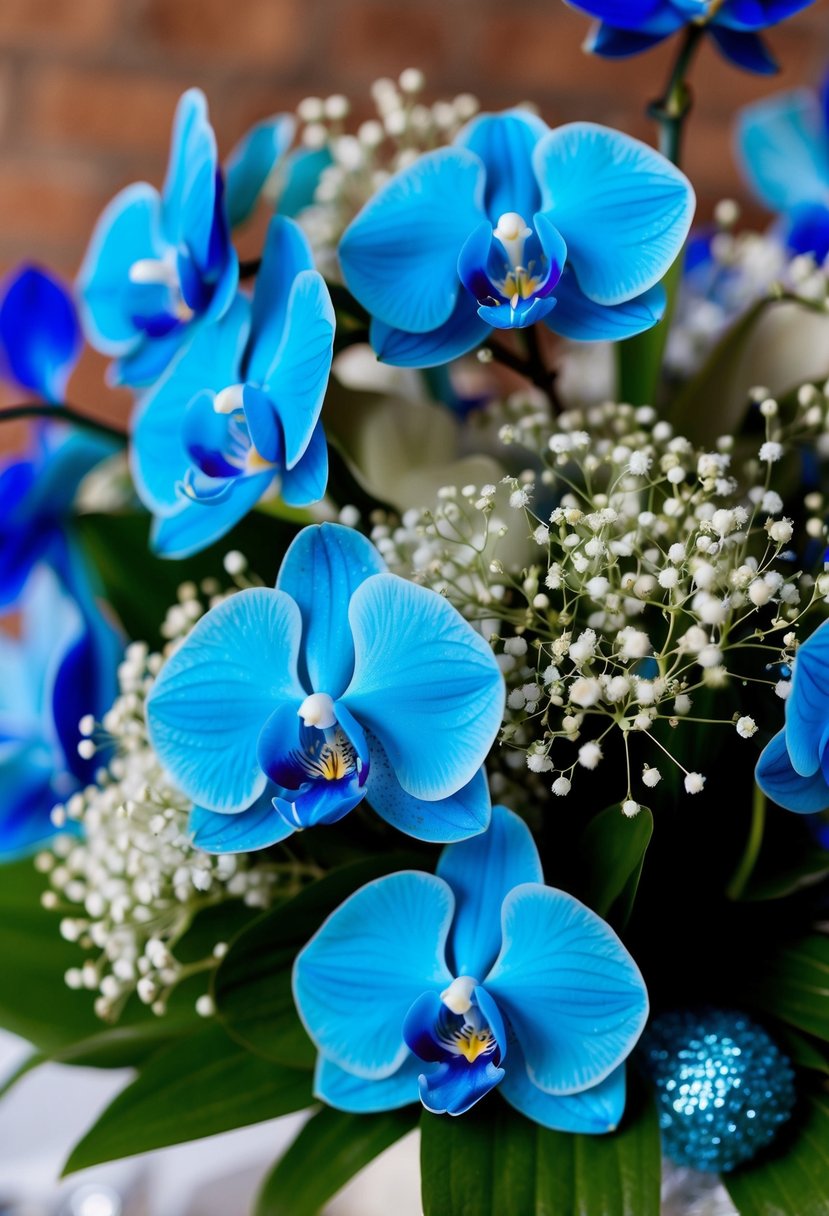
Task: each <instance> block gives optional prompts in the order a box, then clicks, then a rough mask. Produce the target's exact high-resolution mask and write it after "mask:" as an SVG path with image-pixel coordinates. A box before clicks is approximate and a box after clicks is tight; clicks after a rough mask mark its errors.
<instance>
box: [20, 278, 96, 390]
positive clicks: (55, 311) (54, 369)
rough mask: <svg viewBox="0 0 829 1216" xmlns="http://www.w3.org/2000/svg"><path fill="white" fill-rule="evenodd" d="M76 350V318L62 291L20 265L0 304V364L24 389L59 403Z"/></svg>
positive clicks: (78, 340)
mask: <svg viewBox="0 0 829 1216" xmlns="http://www.w3.org/2000/svg"><path fill="white" fill-rule="evenodd" d="M80 350H81V331H80V326H79V324H78V317H77V313H76V311H75V305H74V302H73V300H72V297H71V296H70V295H69V293H68V292H67V290H66V288H65V287H64V286H63V284H62V283H61V282H60V280H58V279H56V278H55V277H54V276H53V275H51V274H49V273H47V272H46V271H45V270H41V269H39V267H37V266H21V267H20V268H19V269H18V270H17V271H16V272H15V274H14V276H13V278H12V279H11V282H9V283H8V285H7V287H6V290H5V293H4V295H3V299H2V302H0V363H4V364H5V367H6V369H7V372H8V373H9V374H10V375H11V376H12V377H13V378H14V379H15V380H16V381H17V383H18V384H21V385H22V386H23V387H24V388H27V389H31V390H32V391H33V392H35V393H39V394H40V395H41V396H42V397H45V398H46V399H47V401H61V400H62V399H63V396H64V390H65V389H66V382H67V380H68V379H69V376H70V374H71V372H72V370H73V368H74V367H75V364H76V363H77V361H78V355H79V354H80Z"/></svg>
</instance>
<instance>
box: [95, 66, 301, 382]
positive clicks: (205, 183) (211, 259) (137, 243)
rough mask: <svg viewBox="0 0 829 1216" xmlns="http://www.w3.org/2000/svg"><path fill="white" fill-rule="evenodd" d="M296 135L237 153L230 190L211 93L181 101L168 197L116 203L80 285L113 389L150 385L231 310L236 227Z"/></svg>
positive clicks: (289, 126) (283, 131) (154, 194)
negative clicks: (202, 325)
mask: <svg viewBox="0 0 829 1216" xmlns="http://www.w3.org/2000/svg"><path fill="white" fill-rule="evenodd" d="M292 136H293V123H292V122H291V120H290V119H288V118H287V117H285V116H277V117H276V118H272V119H268V120H267V121H266V122H264V123H262V124H260V125H259V126H258V127H256V128H254V129H253V131H251V132H250V133H249V134H248V135H247V136H246V137H245V139H244V140H242V142H241V143H240V144H239V145H238V146H237V147H236V148H235V149H234V151H233V152H232V153H231V157H230V161H229V163H228V166H227V186H226V185H225V178H224V176H223V174H222V172H221V169H220V167H219V163H218V154H217V151H216V137H215V135H214V133H213V128H212V127H211V126H210V123H209V121H208V117H207V102H206V101H205V98H204V94H203V93H201V91H200V90H199V89H190V90H189V91H188V92H186V93H185V94H184V95H183V97H182V98H181V101H180V102H179V104H178V109H177V110H176V117H175V122H174V125H173V140H172V146H171V149H170V159H169V163H168V167H167V177H166V180H165V182H164V188H163V190H162V192H161V194H160V195H159V193H158V191H157V190H156V189H155V188H154V187H153V186H150V185H147V184H146V183H145V182H138V183H136V184H134V185H132V186H128V187H127V188H126V189H125V190H122V191H121V193H120V194H118V195H116V197H115V198H114V199H113V200H112V202H111V203H110V204H109V206H108V207H107V208H106V210H105V211H104V213H103V215H102V216H101V218H100V219H99V221H98V224H97V227H96V229H95V232H94V233H93V235H92V240H91V242H90V245H89V249H88V250H87V253H86V257H85V258H84V262H83V266H82V267H81V271H80V275H79V279H78V288H79V293H80V298H81V302H82V306H83V320H84V326H85V329H86V332H87V337H88V338H89V341H90V342H91V343H92V345H93V346H95V347H96V349H98V350H100V351H102V352H103V353H104V354H106V355H110V356H112V357H113V358H115V359H116V360H117V362H116V363H115V365H114V368H113V371H112V375H113V379H114V381H115V383H117V384H131V385H144V384H149V383H151V382H152V381H153V380H155V379H156V377H157V376H158V375H160V373H161V372H162V371H163V370H164V368H165V367H166V366H167V365H168V363H169V362H170V360H171V358H172V357H173V355H174V354H175V353H176V352H177V351H178V350H179V348H180V347H181V345H182V343H183V342H184V340H185V339H186V337H187V336H189V333H190V331H191V330H192V329H193V327H194V325H195V324H196V323H197V322H200V321H208V322H210V321H216V320H218V318H219V317H221V316H223V315H224V313H225V312H226V311H227V310H228V308H229V307H230V306H231V304H232V302H233V299H234V297H235V295H236V287H237V284H238V280H239V264H238V260H237V257H236V253H235V251H234V249H233V246H232V244H231V241H230V224H231V222H232V223H234V224H235V223H241V222H242V221H243V220H244V219H246V218H247V216H248V215H249V214H250V212H251V211H252V209H253V206H254V205H255V202H256V200H257V198H258V197H259V194H260V192H261V189H262V187H263V185H264V183H265V181H266V180H267V178H268V176H269V175H270V173H271V172H272V170H273V167H274V164H275V162H276V161H277V160H278V158H279V157H280V156H282V155H283V153H284V152H285V150H286V148H287V147H288V145H289V144H290V141H291V138H292Z"/></svg>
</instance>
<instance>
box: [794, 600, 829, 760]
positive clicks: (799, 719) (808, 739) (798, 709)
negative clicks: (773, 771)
mask: <svg viewBox="0 0 829 1216" xmlns="http://www.w3.org/2000/svg"><path fill="white" fill-rule="evenodd" d="M827 723H829V621H824V622H823V624H822V625H819V626H818V628H817V629H816V630H815V631H814V633H813V634H811V635H810V637H809V638H808V640H807V641H806V642H804V643H803V645H802V646H801V647H800V648H799V649H798V652H797V658H796V660H795V663H794V673H793V675H792V690H791V694H790V696H789V698H788V700H787V701H786V746H787V747H788V750H789V756H790V757H791V762H792V766H793V768H794V770H795V772H797V773H800V775H801V776H802V777H811V776H812V774H813V773H816V772H817V770H818V769H819V767H820V758H821V752H822V740H823V737H824V732H825V731H826V727H827Z"/></svg>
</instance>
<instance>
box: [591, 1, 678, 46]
mask: <svg viewBox="0 0 829 1216" xmlns="http://www.w3.org/2000/svg"><path fill="white" fill-rule="evenodd" d="M567 3H568V4H569V5H570V7H571V8H577V9H580V10H581V12H583V13H588V14H589V15H590V16H591V17H598V18H599V19H600V20H602V21H606V22H607V23H608V25H612V26H616V27H617V28H618V29H620V30H638V31H639V32H641V33H647V34H659V35H660V36H661V37H664V36H665V35H666V34H672V33H673V32H674V31H675V30H678V29H679V28H680V27H681V26H682V25H684V24H685V18H684V17H683V15H682V13H679V12H677V10H676V9H675V8H674V6H673V4H671V3H670V0H567Z"/></svg>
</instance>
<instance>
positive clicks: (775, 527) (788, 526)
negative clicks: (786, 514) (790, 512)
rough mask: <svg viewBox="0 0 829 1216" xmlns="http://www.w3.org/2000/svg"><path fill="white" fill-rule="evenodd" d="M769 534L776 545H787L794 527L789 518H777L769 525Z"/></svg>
mask: <svg viewBox="0 0 829 1216" xmlns="http://www.w3.org/2000/svg"><path fill="white" fill-rule="evenodd" d="M768 532H769V536H770V537H771V539H772V540H773V541H774V542H775V544H778V545H787V544H788V543H789V541H790V540H791V539H792V536H793V534H794V528H793V526H792V521H791V520H790V519H778V520H775V522H774V523H772V524H770V525H769V529H768Z"/></svg>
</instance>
